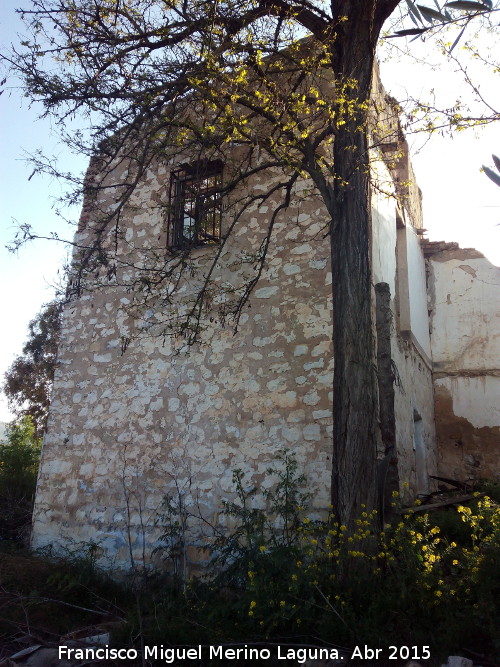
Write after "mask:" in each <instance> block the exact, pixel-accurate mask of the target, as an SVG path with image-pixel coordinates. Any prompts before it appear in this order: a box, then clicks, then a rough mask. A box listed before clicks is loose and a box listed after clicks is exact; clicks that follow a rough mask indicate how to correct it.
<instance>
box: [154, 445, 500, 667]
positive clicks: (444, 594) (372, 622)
mask: <svg viewBox="0 0 500 667" xmlns="http://www.w3.org/2000/svg"><path fill="white" fill-rule="evenodd" d="M269 474H270V475H272V476H273V477H274V478H275V485H274V487H273V488H274V491H273V492H272V493H269V492H263V493H262V494H259V493H258V489H255V488H252V487H251V485H249V483H248V482H246V480H245V479H244V475H243V473H242V471H241V470H237V471H235V473H234V477H233V479H234V483H235V487H236V496H237V499H236V501H234V502H230V503H229V502H227V503H225V505H224V507H223V514H225V515H227V516H229V517H230V520H231V523H232V528H231V530H230V531H229V532H228V533H227V534H225V535H219V537H218V538H217V539H216V541H215V544H214V566H215V567H216V568H219V569H220V568H221V567H222V571H220V572H219V573H218V574H216V575H214V576H213V578H212V579H211V580H210V581H206V582H205V583H203V582H200V581H197V582H195V583H192V584H191V585H190V586H188V587H187V588H186V589H185V597H184V598H183V600H184V603H183V604H184V605H185V607H184V609H183V613H185V614H186V615H187V618H188V619H189V620H188V624H189V627H190V628H191V630H190V632H191V642H193V643H196V642H197V641H200V642H203V641H208V640H209V641H210V642H211V643H213V642H214V641H221V642H222V641H226V642H227V641H233V642H245V641H256V642H260V641H270V640H272V641H280V640H283V639H284V638H287V641H288V642H291V641H294V642H296V643H314V644H318V643H321V642H324V643H325V644H326V643H328V642H330V641H333V640H334V643H335V644H338V645H343V646H347V647H349V646H354V645H363V644H365V643H366V644H368V645H372V646H386V647H388V646H391V645H394V644H398V645H406V646H429V647H430V651H431V655H432V659H433V661H435V662H436V663H437V664H440V663H439V662H438V661H439V660H442V659H444V658H446V656H447V655H450V654H457V653H461V654H463V651H464V650H469V651H472V652H474V651H475V652H476V653H480V654H483V655H484V654H488V655H489V656H490V658H491V659H495V658H496V659H498V657H499V655H500V633H499V629H498V627H497V624H496V619H498V617H499V614H500V508H499V506H498V504H497V503H495V502H494V501H493V500H491V499H490V498H488V497H485V498H480V497H478V498H476V499H475V500H474V501H472V502H471V503H470V505H469V506H458V507H454V508H452V509H450V510H448V512H447V513H446V516H444V515H443V514H440V515H437V516H436V518H437V519H438V522H435V521H434V520H433V516H432V515H429V514H424V513H420V512H419V513H414V514H411V513H409V514H407V515H405V516H404V517H402V519H401V520H400V521H399V522H396V523H393V524H389V525H386V526H385V527H384V530H383V531H380V529H379V519H378V517H377V513H376V512H375V511H374V512H372V513H368V512H367V511H363V512H362V514H361V516H360V517H359V518H358V520H357V522H356V526H355V528H354V530H352V531H349V530H348V529H347V527H346V526H342V525H339V524H338V523H336V521H335V519H334V517H333V514H330V515H329V516H327V517H326V518H325V519H324V520H317V519H314V520H313V519H311V518H309V517H308V516H307V513H306V510H305V503H306V502H307V499H306V497H305V495H304V494H303V492H302V491H301V489H302V488H304V487H306V482H305V479H304V477H303V476H301V475H298V474H297V463H296V461H295V459H294V458H293V456H292V455H290V454H289V453H288V452H282V453H281V456H280V459H279V461H278V464H277V466H275V467H274V468H272V469H270V470H269ZM215 567H214V569H215ZM171 602H172V596H171V594H169V596H168V600H167V599H166V600H165V602H164V604H162V603H160V607H162V609H163V612H164V616H163V618H164V621H163V623H165V625H164V626H163V627H164V630H163V631H164V632H167V628H169V627H170V628H171V627H172V625H171V624H170V623H171V621H169V620H168V618H169V611H168V609H169V607H170V609H172V607H171ZM174 607H175V608H176V609H177V610H179V609H180V606H179V601H176V603H175V605H174ZM156 618H157V619H158V616H156ZM170 618H172V617H170ZM176 618H177V624H178V623H179V622H180V618H179V617H178V616H176ZM159 634H160V635H161V631H160V632H159ZM396 638H397V639H396ZM184 640H185V637H184ZM171 641H172V642H174V641H175V640H173V639H172V640H171ZM388 664H389V663H388Z"/></svg>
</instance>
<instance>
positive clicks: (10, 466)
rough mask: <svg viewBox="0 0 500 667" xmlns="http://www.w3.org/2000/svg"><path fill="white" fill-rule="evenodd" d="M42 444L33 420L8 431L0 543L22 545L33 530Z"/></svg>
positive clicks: (0, 447)
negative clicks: (14, 542)
mask: <svg viewBox="0 0 500 667" xmlns="http://www.w3.org/2000/svg"><path fill="white" fill-rule="evenodd" d="M40 448H41V440H40V439H38V438H36V437H35V427H34V425H33V422H32V420H31V418H30V417H24V418H23V419H21V420H20V421H19V422H17V423H14V424H12V425H11V426H9V427H8V431H7V442H5V443H2V444H0V539H1V540H14V541H23V540H25V539H26V538H27V535H28V533H29V529H30V526H31V514H32V511H33V501H34V497H35V489H36V478H37V472H38V464H39V461H40Z"/></svg>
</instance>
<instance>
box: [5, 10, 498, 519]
mask: <svg viewBox="0 0 500 667" xmlns="http://www.w3.org/2000/svg"><path fill="white" fill-rule="evenodd" d="M466 5H467V6H466ZM398 6H401V7H403V11H402V14H401V16H402V18H403V21H404V20H405V17H407V16H408V13H409V16H410V19H411V20H413V21H414V23H416V25H417V28H416V29H413V32H412V31H411V30H410V31H408V30H407V29H406V27H405V26H406V24H405V23H404V22H403V23H402V24H401V25H400V28H401V30H402V32H401V31H400V32H399V34H400V35H403V36H406V35H409V34H411V35H412V34H421V33H423V32H425V33H428V32H432V31H434V30H436V31H438V30H442V29H443V26H444V25H446V24H447V23H451V22H456V23H458V24H467V23H468V22H470V21H471V20H473V19H475V18H476V17H478V16H483V15H485V14H487V13H489V12H490V10H491V9H492V8H491V4H490V3H489V1H485V2H468V3H466V2H464V1H462V2H450V3H446V5H445V6H444V7H440V6H439V5H437V9H436V10H434V9H433V8H424V7H423V6H419V8H416V7H415V6H414V5H413V3H411V2H410V1H409V0H408V4H402V3H400V2H399V0H367V1H366V2H363V3H360V2H359V0H334V1H333V2H332V3H331V4H330V5H329V4H327V3H325V4H324V3H322V2H321V1H319V0H318V1H315V0H298V1H297V2H295V1H291V0H244V1H243V2H240V3H237V4H235V3H231V2H226V1H225V0H222V1H217V2H209V3H207V2H198V1H197V0H187V1H186V2H183V3H179V2H177V0H162V1H161V2H160V1H159V0H93V1H92V2H88V1H87V0H32V5H31V9H28V10H21V13H22V16H23V18H24V19H25V20H26V22H27V25H28V27H29V30H30V35H29V36H28V37H27V38H26V40H25V41H24V42H22V44H21V46H19V47H14V48H13V49H12V52H11V53H10V54H9V55H7V56H5V57H6V59H7V60H8V61H9V63H10V65H11V66H12V68H13V70H14V72H16V73H17V74H18V75H20V76H21V77H22V78H23V80H24V86H25V89H26V92H27V94H28V95H29V96H30V97H31V98H32V99H37V100H41V101H42V102H43V104H44V108H45V114H47V115H50V116H51V117H54V118H56V119H57V120H58V122H59V123H60V124H61V126H62V128H63V129H64V127H65V124H66V123H67V121H68V119H69V118H71V117H73V116H74V115H75V114H81V115H83V116H84V117H86V118H87V119H88V121H89V131H90V137H91V139H90V141H86V140H85V135H84V134H82V133H78V132H77V133H73V134H71V135H68V136H66V140H67V143H68V144H69V145H70V146H71V147H73V148H74V149H75V150H77V151H78V152H80V153H81V152H86V153H87V154H89V156H97V157H94V170H93V177H92V178H91V179H89V178H88V179H87V180H86V181H85V182H84V183H83V186H82V189H83V192H84V193H85V194H86V196H87V200H86V201H87V204H89V205H90V204H91V206H92V207H93V209H94V221H93V224H92V227H91V229H92V234H90V235H89V234H87V235H86V236H85V234H83V235H80V236H79V237H78V240H77V243H78V252H77V255H76V259H75V263H74V267H73V268H74V270H73V275H72V286H73V289H74V292H75V293H76V294H81V292H82V290H85V289H88V288H89V286H90V285H91V284H95V277H96V276H97V280H98V281H99V280H101V281H104V282H106V280H108V281H109V280H110V278H113V279H121V280H122V281H124V282H126V279H125V276H130V275H132V279H130V278H129V282H128V285H126V286H127V287H128V289H129V290H130V291H131V292H133V293H134V294H137V293H138V292H140V293H141V295H142V296H144V303H146V301H147V299H148V297H149V295H151V294H152V293H154V294H155V298H156V297H157V296H158V294H161V295H162V298H163V299H164V302H165V303H166V304H168V301H169V298H170V297H169V295H170V294H172V285H173V286H174V288H175V285H176V284H178V276H179V273H180V272H182V271H186V270H187V271H188V272H189V271H190V270H192V264H191V263H190V259H189V253H188V252H187V251H185V252H179V253H174V254H171V255H170V256H168V257H167V259H166V260H165V255H164V252H163V250H162V249H161V248H157V249H153V250H149V251H148V253H147V255H146V256H145V257H142V258H138V259H137V258H136V259H131V258H130V257H125V258H123V257H120V256H119V254H118V253H117V252H115V250H114V249H116V247H117V246H116V243H115V242H114V241H113V239H115V241H116V240H117V239H119V238H121V236H122V235H123V229H122V219H123V214H124V211H125V210H126V207H127V205H128V204H129V203H130V201H131V198H132V197H133V194H134V191H135V189H136V186H137V185H138V183H140V182H141V179H142V178H143V176H144V174H145V173H146V171H147V169H148V168H149V166H150V165H152V164H153V163H154V162H155V160H156V161H157V160H161V159H162V158H164V157H165V156H169V155H172V154H173V153H175V152H179V151H183V152H185V153H186V154H188V153H190V154H191V155H198V156H200V157H203V158H204V159H207V158H210V159H214V158H216V157H217V156H218V155H221V154H224V151H225V150H226V149H227V147H228V146H229V145H239V146H242V147H244V149H245V152H244V159H242V160H241V162H240V165H239V166H238V167H235V168H234V169H233V170H232V172H231V173H230V174H229V176H228V177H227V180H226V182H225V183H224V185H223V192H224V193H225V194H227V193H229V192H232V191H233V192H234V191H235V190H236V189H237V187H238V185H239V184H240V183H241V182H243V181H245V180H246V179H248V178H249V177H250V176H252V175H253V174H255V173H257V172H261V173H264V172H266V170H270V169H271V168H273V169H279V170H281V178H280V180H279V182H278V183H277V184H274V185H273V186H270V187H269V189H268V191H267V192H265V193H263V194H262V195H260V196H259V198H258V199H259V201H261V202H262V201H265V200H266V199H267V198H268V197H270V196H271V195H272V194H274V193H277V192H278V193H281V197H282V204H281V205H280V206H279V207H278V210H277V211H275V212H274V214H273V215H272V217H271V221H270V225H269V229H268V230H267V232H266V233H265V236H264V239H263V241H262V244H261V246H260V249H259V251H258V252H257V253H256V255H255V256H254V257H252V258H251V259H249V264H250V265H251V266H252V268H253V270H254V275H253V277H250V278H249V280H248V281H247V282H246V284H244V285H242V286H239V287H238V288H233V293H234V294H235V296H236V298H235V301H234V302H233V303H232V305H231V307H230V309H229V312H227V311H226V312H225V313H224V318H226V317H227V316H228V315H232V316H234V317H235V319H236V320H237V318H238V316H239V314H240V313H241V308H242V304H243V303H244V302H245V300H246V299H247V298H248V295H249V294H250V292H251V290H252V289H253V287H254V285H255V284H256V282H257V280H258V278H259V277H260V275H261V273H262V270H263V267H264V266H265V261H266V253H267V249H268V247H269V244H270V243H271V239H272V233H273V225H274V222H275V221H276V217H277V215H278V214H279V212H280V211H282V210H285V209H286V208H287V207H288V206H289V205H290V202H291V200H292V196H293V188H294V185H295V183H296V182H297V179H298V178H299V177H304V178H308V179H309V180H310V182H311V184H312V187H313V188H314V189H315V191H316V193H317V194H318V195H319V197H320V198H321V200H322V202H323V205H324V208H325V209H326V212H327V215H328V218H329V221H330V222H329V225H328V229H327V230H326V232H327V233H328V235H329V238H330V242H331V264H332V274H333V283H332V284H333V286H332V296H333V312H334V322H333V328H334V357H335V373H334V396H335V398H334V405H333V417H334V445H333V450H332V458H333V477H332V494H333V496H332V500H333V504H334V507H335V508H336V511H337V512H338V514H339V518H340V520H341V521H342V522H344V523H348V522H350V521H351V520H352V517H353V516H354V515H356V513H359V511H360V507H361V505H362V504H366V505H368V507H373V506H374V505H375V503H376V497H375V496H376V487H377V484H376V477H377V471H376V465H377V464H376V459H377V448H378V444H379V440H380V433H379V430H378V420H379V416H378V405H377V378H376V372H375V367H376V364H375V354H374V343H373V322H372V312H371V311H372V303H371V287H372V286H371V270H370V227H371V218H370V216H371V212H370V192H371V190H370V188H371V185H370V177H369V172H370V149H371V147H372V146H373V140H374V137H373V136H372V134H371V132H370V127H369V114H370V102H369V99H370V87H371V82H372V74H373V66H374V61H375V49H376V47H377V43H378V40H379V37H380V35H381V31H382V28H383V26H384V23H385V22H386V20H387V19H388V18H389V17H391V16H396V15H395V14H394V12H395V10H396V9H397V8H398ZM396 18H397V17H396ZM424 21H427V24H426V25H423V22H424ZM396 22H397V21H396ZM396 28H397V25H396ZM396 32H397V30H396ZM306 36H307V41H304V38H305V37H306ZM326 84H328V85H326ZM325 88H328V90H329V92H328V93H325ZM118 163H120V164H122V165H123V164H125V165H126V167H127V177H126V178H125V179H124V180H123V181H121V182H120V183H119V184H117V183H114V184H113V188H114V189H113V192H114V196H115V199H114V201H113V205H112V206H108V207H107V208H106V209H104V208H103V209H102V210H100V209H99V196H98V193H99V190H101V191H102V190H108V189H109V188H110V180H109V179H108V177H109V176H110V174H112V172H113V169H114V168H115V167H116V165H117V164H118ZM47 167H48V168H49V169H52V165H50V164H49V165H47V164H44V163H43V162H38V163H37V165H36V168H39V169H43V168H47ZM255 201H256V198H254V199H253V200H252V199H246V200H245V201H242V202H241V206H240V211H239V212H238V211H237V212H236V213H235V215H234V221H235V222H236V221H237V220H238V218H239V216H240V215H241V213H242V212H243V211H244V210H246V209H248V207H249V206H250V205H252V204H254V203H255ZM96 213H98V215H97V217H96ZM86 220H87V219H86V218H85V212H84V217H83V223H85V222H86ZM235 222H233V223H231V224H230V225H229V228H228V229H227V230H226V231H225V233H224V237H223V239H222V243H221V245H220V247H219V249H218V250H217V252H216V253H215V258H214V261H213V264H212V267H211V268H209V269H208V270H207V271H206V274H205V279H204V282H203V284H202V286H201V287H200V290H199V294H198V296H197V297H196V299H195V300H194V303H193V305H192V307H191V308H190V309H189V312H188V313H187V315H186V317H185V320H184V328H183V331H184V332H185V333H186V332H187V335H188V338H189V342H190V343H193V342H194V340H195V339H196V337H197V335H198V334H199V329H200V321H201V318H202V313H203V310H204V307H205V305H206V303H207V301H209V300H210V296H211V295H212V294H213V289H212V288H213V285H211V283H210V281H211V279H212V276H213V271H214V269H215V267H216V266H217V262H218V260H219V258H220V256H221V253H222V252H223V248H224V245H225V243H226V241H227V239H228V238H229V236H230V233H231V231H232V229H233V228H234V224H235ZM30 236H31V230H30V229H29V228H25V229H24V237H30ZM131 262H132V264H133V266H132V267H131ZM120 265H121V266H120ZM120 268H121V269H123V270H120ZM130 268H133V271H132V273H131V272H130V271H129V272H127V271H126V270H124V269H130ZM117 277H118V278H117ZM164 333H165V332H164Z"/></svg>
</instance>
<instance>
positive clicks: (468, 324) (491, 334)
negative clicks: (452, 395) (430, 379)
mask: <svg viewBox="0 0 500 667" xmlns="http://www.w3.org/2000/svg"><path fill="white" fill-rule="evenodd" d="M454 255H455V256H454ZM456 255H458V256H456ZM431 271H432V275H431V288H432V290H433V314H432V353H433V358H434V363H435V368H436V370H443V371H448V372H449V371H460V370H478V369H498V368H499V365H500V364H499V358H500V291H499V288H500V269H499V268H498V267H496V266H493V264H491V262H489V261H488V260H487V259H486V258H485V257H483V256H481V255H480V253H477V252H476V251H467V250H465V251H464V250H460V249H459V250H458V251H447V252H444V253H440V254H439V255H437V256H434V257H432V258H431Z"/></svg>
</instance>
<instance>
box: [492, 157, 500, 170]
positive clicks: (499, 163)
mask: <svg viewBox="0 0 500 667" xmlns="http://www.w3.org/2000/svg"><path fill="white" fill-rule="evenodd" d="M491 157H492V158H493V162H494V163H495V167H496V168H497V169H498V171H500V158H498V157H497V156H496V155H492V156H491Z"/></svg>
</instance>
